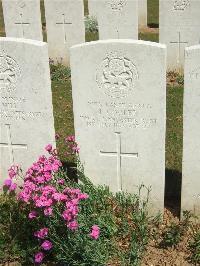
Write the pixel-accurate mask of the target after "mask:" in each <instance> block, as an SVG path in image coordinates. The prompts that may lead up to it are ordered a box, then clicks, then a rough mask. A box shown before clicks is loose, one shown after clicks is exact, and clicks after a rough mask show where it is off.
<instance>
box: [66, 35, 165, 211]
mask: <svg viewBox="0 0 200 266" xmlns="http://www.w3.org/2000/svg"><path fill="white" fill-rule="evenodd" d="M71 71H72V91H73V108H74V119H75V132H76V140H77V142H78V144H79V145H80V159H81V162H82V164H83V166H84V171H85V174H86V175H87V176H88V177H89V178H91V179H92V181H93V182H94V183H95V184H106V185H109V187H110V189H111V190H112V191H119V190H124V191H128V192H136V191H138V187H137V186H139V185H140V184H142V183H143V184H145V185H146V186H152V191H151V202H152V204H153V207H152V210H153V211H158V210H160V211H161V212H162V211H163V205H164V201H163V200H164V177H165V118H166V117H165V111H166V110H165V109H166V107H165V100H166V99H165V98H166V48H165V46H164V45H161V44H156V43H151V42H144V41H132V40H107V41H98V42H92V43H87V44H82V45H77V46H74V47H72V48H71Z"/></svg>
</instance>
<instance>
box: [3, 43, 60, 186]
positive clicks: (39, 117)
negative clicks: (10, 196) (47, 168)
mask: <svg viewBox="0 0 200 266" xmlns="http://www.w3.org/2000/svg"><path fill="white" fill-rule="evenodd" d="M48 61H49V60H48V49H47V44H46V43H43V42H38V41H31V40H26V39H15V38H0V185H1V184H2V182H3V180H4V179H6V178H7V175H8V174H7V170H8V168H9V167H10V166H11V165H13V164H19V165H20V166H21V167H22V168H23V170H27V168H28V167H29V166H31V164H32V163H33V162H34V161H35V160H36V159H37V158H38V156H40V155H41V154H43V153H44V147H45V145H46V144H48V143H52V144H55V139H54V136H55V132H54V120H53V108H52V98H51V82H50V73H49V62H48Z"/></svg>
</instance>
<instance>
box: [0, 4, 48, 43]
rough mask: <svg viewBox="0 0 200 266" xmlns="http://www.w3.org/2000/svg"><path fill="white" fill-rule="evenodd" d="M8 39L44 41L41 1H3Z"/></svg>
mask: <svg viewBox="0 0 200 266" xmlns="http://www.w3.org/2000/svg"><path fill="white" fill-rule="evenodd" d="M2 6H3V14H4V23H5V31H6V36H7V37H16V38H26V39H33V40H38V41H42V40H43V36H42V24H41V13H40V0H2Z"/></svg>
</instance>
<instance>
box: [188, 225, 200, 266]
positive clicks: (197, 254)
mask: <svg viewBox="0 0 200 266" xmlns="http://www.w3.org/2000/svg"><path fill="white" fill-rule="evenodd" d="M189 246H190V250H191V252H192V256H191V261H192V262H193V263H195V265H199V264H200V230H199V231H197V232H196V233H195V235H194V239H193V240H192V241H191V242H190V244H189Z"/></svg>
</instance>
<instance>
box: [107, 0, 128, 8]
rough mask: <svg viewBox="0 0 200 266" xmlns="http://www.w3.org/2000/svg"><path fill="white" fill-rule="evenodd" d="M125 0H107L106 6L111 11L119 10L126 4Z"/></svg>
mask: <svg viewBox="0 0 200 266" xmlns="http://www.w3.org/2000/svg"><path fill="white" fill-rule="evenodd" d="M126 2H127V0H109V1H108V6H109V7H110V8H111V9H112V11H121V10H122V9H123V8H124V6H125V5H126Z"/></svg>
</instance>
